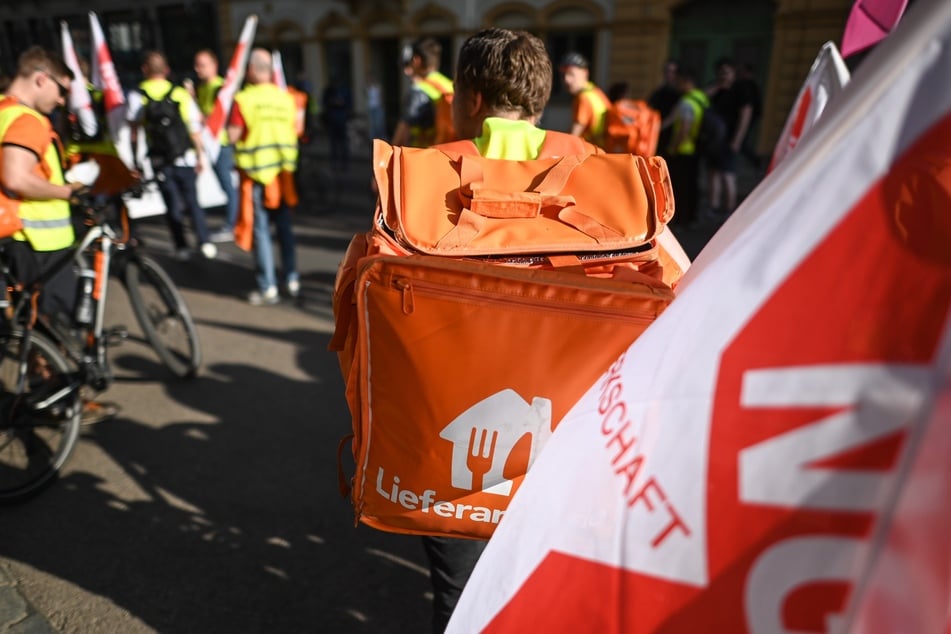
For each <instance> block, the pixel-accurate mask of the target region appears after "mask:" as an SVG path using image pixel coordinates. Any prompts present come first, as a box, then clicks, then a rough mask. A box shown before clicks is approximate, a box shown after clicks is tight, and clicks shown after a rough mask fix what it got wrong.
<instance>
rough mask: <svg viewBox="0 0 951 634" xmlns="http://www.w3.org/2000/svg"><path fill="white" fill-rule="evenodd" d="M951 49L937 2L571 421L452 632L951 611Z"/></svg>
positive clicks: (709, 625) (818, 620) (826, 121)
mask: <svg viewBox="0 0 951 634" xmlns="http://www.w3.org/2000/svg"><path fill="white" fill-rule="evenodd" d="M948 68H951V3H949V2H946V0H918V2H916V3H915V5H914V6H913V7H912V8H911V9H910V10H909V14H908V15H907V16H906V17H905V18H904V21H903V23H902V24H901V25H900V26H899V27H898V28H897V29H896V31H895V32H894V33H893V34H892V36H891V37H889V38H888V39H887V40H885V41H884V42H883V43H882V44H881V45H880V46H879V47H878V48H876V50H874V51H872V53H871V54H870V56H869V57H868V59H866V60H865V62H864V63H863V64H862V66H861V67H860V68H859V69H858V70H857V72H856V73H855V75H854V77H853V78H852V80H851V82H850V84H849V86H848V87H847V88H846V89H845V91H844V92H843V93H842V95H840V98H838V99H836V100H835V102H834V103H832V104H830V107H829V109H828V110H827V111H826V113H825V114H824V115H823V117H822V119H821V120H820V121H819V123H818V124H817V127H816V129H815V130H814V134H812V135H810V136H809V138H808V139H806V140H805V141H804V143H803V145H802V147H801V148H800V150H798V151H797V152H796V153H794V154H793V155H792V156H790V157H788V159H787V160H785V161H783V163H782V164H781V165H779V166H778V167H777V169H776V170H775V171H774V172H773V173H772V174H770V175H769V176H768V177H767V178H766V179H765V180H764V181H763V182H762V184H761V185H760V186H759V187H758V188H757V189H756V190H755V191H754V192H753V193H752V194H751V195H750V196H749V197H748V198H747V199H746V201H745V202H744V204H743V205H742V206H741V207H740V208H739V209H738V210H737V211H736V212H735V213H734V214H733V215H732V216H731V218H730V220H729V221H728V222H727V223H726V224H725V225H724V226H723V227H722V228H721V230H720V231H719V232H718V233H717V234H716V235H715V236H714V238H713V239H712V241H711V242H710V244H709V245H708V246H707V247H706V248H705V249H704V250H703V252H702V253H701V254H700V256H699V257H698V258H697V259H696V261H695V262H694V265H693V266H692V267H691V269H690V270H689V272H688V273H687V275H686V276H685V277H684V280H683V282H682V283H681V285H680V286H679V287H678V296H677V299H676V300H675V301H674V302H673V303H672V304H671V306H670V307H669V308H668V309H667V311H666V312H664V314H663V315H661V317H660V318H659V319H658V320H657V321H656V322H655V323H654V324H653V325H652V326H651V327H650V328H649V329H648V330H647V332H645V333H644V334H643V335H642V336H641V337H640V338H639V339H638V340H637V341H636V342H635V343H634V344H633V345H632V346H631V347H630V348H629V350H628V351H627V352H626V353H625V354H624V355H622V356H621V358H620V359H618V360H617V361H616V362H615V363H614V364H613V365H612V366H611V367H610V368H609V369H607V371H606V373H605V374H604V376H603V377H602V378H601V379H600V380H599V381H598V382H597V383H596V384H595V385H593V386H592V387H591V389H590V391H589V392H588V393H587V394H586V395H585V396H584V397H583V398H582V399H581V400H580V401H579V402H578V403H577V404H576V405H575V406H574V408H573V409H572V410H571V411H570V412H569V413H568V414H567V415H566V417H565V418H564V420H562V421H561V423H560V425H559V426H558V427H557V430H556V431H555V432H554V434H553V435H552V437H551V440H550V441H549V444H548V445H547V447H546V448H545V450H544V451H543V452H542V454H541V455H540V456H539V458H538V460H537V462H536V463H535V465H534V466H533V468H532V470H531V471H529V473H528V475H527V477H526V478H525V480H524V482H523V483H522V486H521V490H520V491H518V493H517V494H516V495H515V497H514V499H513V501H512V504H511V505H510V506H509V509H508V511H507V513H506V516H505V517H504V518H503V520H502V522H501V524H500V525H499V528H498V529H497V531H496V532H495V534H494V535H493V537H492V539H491V540H490V541H489V544H488V547H487V549H486V551H485V553H484V554H483V556H482V558H481V560H480V561H479V563H478V565H477V566H476V569H475V571H474V573H473V575H472V577H471V579H470V581H469V583H468V585H467V587H466V589H465V591H464V592H463V595H462V598H461V600H460V603H459V605H458V607H457V608H456V611H455V613H454V615H453V618H452V620H451V622H450V625H449V630H448V631H450V632H480V631H481V632H529V631H531V632H607V633H618V632H634V633H637V632H658V631H664V632H695V631H702V632H770V633H772V632H805V631H809V632H859V631H861V632H871V633H872V634H875V633H877V632H895V631H908V632H912V631H913V632H942V633H943V632H946V631H947V626H948V615H949V607H951V599H949V597H951V574H949V573H951V566H949V564H951V553H949V548H951V533H949V530H948V528H949V514H951V513H949V510H948V509H949V506H951V505H949V504H948V500H949V490H951V461H949V460H948V456H949V455H951V425H949V424H948V423H949V419H948V415H949V409H951V403H949V399H951V380H949V373H951V82H948V81H947V69H948ZM592 345H597V341H596V339H595V340H593V341H592ZM896 624H900V625H896Z"/></svg>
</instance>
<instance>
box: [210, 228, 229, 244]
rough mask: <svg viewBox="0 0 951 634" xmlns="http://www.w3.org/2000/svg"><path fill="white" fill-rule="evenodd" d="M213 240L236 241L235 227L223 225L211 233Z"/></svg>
mask: <svg viewBox="0 0 951 634" xmlns="http://www.w3.org/2000/svg"><path fill="white" fill-rule="evenodd" d="M211 241H212V242H234V229H232V228H231V227H222V228H221V229H218V230H217V231H213V232H212V234H211Z"/></svg>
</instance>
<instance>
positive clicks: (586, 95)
mask: <svg viewBox="0 0 951 634" xmlns="http://www.w3.org/2000/svg"><path fill="white" fill-rule="evenodd" d="M559 70H560V71H561V78H562V81H564V83H565V87H566V88H567V89H568V92H569V93H571V95H572V96H573V97H574V100H573V101H572V106H571V130H570V131H571V134H573V135H575V136H580V137H582V138H583V139H584V140H586V141H590V142H591V143H594V144H595V145H597V146H599V147H604V143H605V136H604V131H605V118H606V116H607V113H608V108H610V106H611V101H610V100H609V99H608V98H607V95H605V94H604V93H603V92H602V91H601V89H600V88H598V87H597V86H595V85H594V82H592V81H591V80H590V79H589V76H588V73H589V70H588V60H587V58H585V56H584V55H582V54H581V53H576V52H571V53H568V54H567V55H565V56H564V57H563V58H562V59H561V64H560V65H559Z"/></svg>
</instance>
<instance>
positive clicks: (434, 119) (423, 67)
mask: <svg viewBox="0 0 951 634" xmlns="http://www.w3.org/2000/svg"><path fill="white" fill-rule="evenodd" d="M441 58H442V45H441V44H440V43H439V42H438V41H436V40H435V39H433V38H431V37H426V38H422V39H420V40H417V41H416V42H414V43H413V44H412V45H411V46H407V47H406V48H405V49H404V50H403V56H402V62H403V73H404V74H405V75H406V76H407V77H409V78H410V79H411V80H412V82H413V85H412V87H411V89H410V91H409V93H408V94H407V95H406V99H405V101H404V103H403V112H402V114H401V115H400V120H399V122H398V123H397V124H396V129H395V130H394V131H393V139H392V144H393V145H409V146H412V147H429V146H430V145H433V144H434V143H441V142H445V141H452V140H454V139H455V138H456V135H455V133H454V131H453V130H452V95H453V85H452V80H451V79H449V78H448V77H446V76H445V75H443V74H442V73H440V72H439V70H438V68H439V61H440V59H441Z"/></svg>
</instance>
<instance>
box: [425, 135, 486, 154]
mask: <svg viewBox="0 0 951 634" xmlns="http://www.w3.org/2000/svg"><path fill="white" fill-rule="evenodd" d="M433 147H434V148H436V149H437V150H440V151H442V152H445V153H446V154H463V155H465V156H479V148H477V147H476V144H475V142H473V141H472V139H461V140H459V141H450V142H448V143H440V144H439V145H434V146H433Z"/></svg>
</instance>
